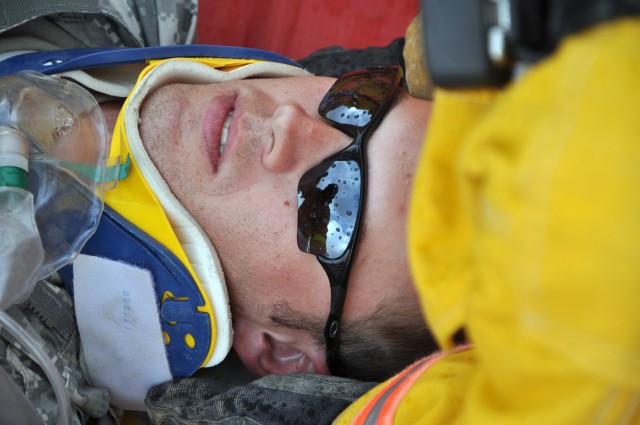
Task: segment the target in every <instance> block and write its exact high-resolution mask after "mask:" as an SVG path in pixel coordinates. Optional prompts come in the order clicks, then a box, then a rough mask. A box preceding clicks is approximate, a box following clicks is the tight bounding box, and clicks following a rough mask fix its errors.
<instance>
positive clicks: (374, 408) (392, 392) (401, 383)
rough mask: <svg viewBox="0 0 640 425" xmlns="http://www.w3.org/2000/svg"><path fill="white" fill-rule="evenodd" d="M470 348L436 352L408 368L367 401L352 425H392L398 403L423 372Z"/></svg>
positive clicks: (465, 346)
mask: <svg viewBox="0 0 640 425" xmlns="http://www.w3.org/2000/svg"><path fill="white" fill-rule="evenodd" d="M470 347H471V346H470V345H463V346H459V347H456V348H455V349H454V350H452V351H448V352H447V351H445V352H442V351H441V352H437V353H434V354H432V355H430V356H429V357H425V358H424V359H422V360H419V361H418V362H416V363H414V364H413V365H411V366H409V367H408V368H406V369H405V370H404V371H403V372H401V373H400V374H399V375H397V376H396V377H395V378H394V379H393V380H391V381H389V383H388V384H387V386H386V388H384V389H382V390H381V391H380V392H379V393H378V394H376V396H375V397H374V398H372V399H371V400H369V402H368V403H367V404H366V406H365V407H364V408H363V409H362V410H361V411H360V413H358V415H357V416H356V417H355V418H354V420H353V422H352V425H374V424H375V425H392V424H393V420H394V418H395V414H396V411H397V410H398V406H399V405H400V402H401V401H402V399H403V398H404V396H405V395H406V394H407V392H408V391H409V390H410V389H411V387H412V386H413V384H414V383H415V382H416V381H417V380H418V378H420V377H421V376H422V374H423V373H424V371H425V370H427V369H428V368H429V367H431V366H432V365H433V364H434V363H435V362H437V361H438V360H440V359H441V358H443V357H444V356H445V355H447V354H451V353H454V352H459V351H464V350H466V349H468V348H470Z"/></svg>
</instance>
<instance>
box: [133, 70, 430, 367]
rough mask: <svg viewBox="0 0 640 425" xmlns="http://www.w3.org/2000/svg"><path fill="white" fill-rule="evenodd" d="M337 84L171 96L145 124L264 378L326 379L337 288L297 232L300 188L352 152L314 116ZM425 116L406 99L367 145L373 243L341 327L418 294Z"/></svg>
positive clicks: (361, 256)
mask: <svg viewBox="0 0 640 425" xmlns="http://www.w3.org/2000/svg"><path fill="white" fill-rule="evenodd" d="M332 82H333V80H331V79H325V78H319V77H309V78H279V79H269V80H267V79H257V80H242V81H238V82H231V83H221V84H212V85H169V86H165V87H163V88H161V89H159V90H157V91H156V92H154V93H153V94H151V95H150V96H149V97H148V98H147V100H146V101H145V103H144V105H143V108H142V111H141V114H140V116H141V124H140V134H141V136H142V140H143V143H144V145H145V147H146V149H147V151H148V153H149V155H150V157H151V159H152V161H153V162H154V164H155V165H156V167H157V168H158V170H159V172H160V173H161V175H162V176H163V177H164V179H165V180H166V182H167V184H168V185H169V187H170V188H171V190H172V192H173V193H174V194H175V196H176V197H177V198H178V199H179V200H180V201H181V202H182V203H183V205H184V206H185V208H187V210H189V212H190V213H191V214H192V215H193V216H194V218H195V219H196V220H197V221H198V222H199V224H200V225H201V226H202V228H203V229H204V230H205V231H206V233H207V234H208V235H209V237H210V238H211V240H212V241H213V244H214V246H215V247H216V251H217V252H218V255H219V257H220V261H221V262H222V266H223V269H224V272H225V280H226V282H227V287H228V290H229V296H230V301H231V309H232V315H233V322H234V331H235V334H234V348H235V349H236V351H237V352H238V355H239V356H240V358H241V359H242V360H243V362H244V363H245V365H246V366H247V367H248V368H249V369H250V370H251V371H253V372H254V373H256V374H258V375H265V374H268V373H296V372H301V373H328V369H327V366H326V363H325V354H324V348H323V346H322V344H321V343H320V344H319V343H318V341H317V339H318V338H317V336H319V335H321V332H322V328H323V326H324V322H325V320H326V317H327V315H328V312H329V299H330V292H329V282H328V278H327V276H326V274H325V272H324V270H323V269H322V267H321V266H320V264H319V263H318V262H317V260H316V258H315V257H314V256H312V255H310V254H306V253H303V252H301V251H300V250H299V249H298V246H297V242H296V228H297V185H298V181H299V180H300V177H301V176H302V174H303V173H304V172H305V171H307V170H308V169H309V168H311V167H312V166H314V165H316V164H317V163H318V162H320V161H321V160H322V159H324V158H326V157H327V156H329V155H330V154H332V153H335V152H337V151H338V150H340V149H341V148H344V147H345V146H347V145H348V144H349V143H350V142H351V141H352V139H351V138H350V137H349V136H347V135H345V134H344V133H342V132H340V131H339V130H336V129H334V128H333V127H331V125H330V124H328V123H327V122H326V121H324V120H322V119H321V118H320V117H319V115H318V113H317V108H318V104H319V103H320V100H321V99H322V97H323V96H324V94H325V92H326V91H327V90H328V89H329V87H330V86H331V84H332ZM427 116H428V105H426V104H424V102H421V101H417V100H415V99H412V98H410V97H409V96H407V95H406V94H402V95H401V96H400V98H399V99H398V101H397V102H396V104H395V105H394V107H393V108H392V110H391V111H390V112H389V113H388V114H387V116H386V118H385V119H384V120H383V121H382V123H381V124H380V126H379V128H378V129H377V130H376V131H375V133H374V134H373V136H372V137H371V138H370V141H369V143H368V148H367V153H368V162H369V175H368V181H369V186H368V194H367V202H366V211H365V213H364V222H363V224H364V228H362V227H361V231H362V230H364V231H363V232H362V234H361V238H360V241H359V243H358V246H357V247H356V257H355V262H354V264H353V268H352V272H351V277H350V280H349V289H348V293H347V300H346V304H345V309H344V314H343V320H346V321H348V320H356V319H358V318H363V317H365V316H367V315H369V314H373V313H374V312H375V309H376V306H377V303H378V302H379V301H381V300H382V299H383V298H385V297H391V296H396V295H398V294H400V293H402V292H406V291H410V290H412V289H411V283H410V278H409V271H408V267H407V261H406V251H405V215H406V210H407V202H408V196H409V191H410V186H411V179H412V175H413V171H414V169H415V165H416V164H415V161H416V159H417V156H418V152H419V149H420V144H421V139H422V134H423V132H424V128H425V124H426V121H427ZM229 117H231V120H230V124H229V126H228V133H227V137H226V146H224V148H223V150H222V153H220V144H221V137H222V134H223V133H226V130H224V131H223V127H224V123H225V121H226V120H228V118H229ZM222 138H223V137H222ZM310 327H311V328H314V329H316V331H317V332H310V331H309V329H308V328H310ZM314 336H315V337H314Z"/></svg>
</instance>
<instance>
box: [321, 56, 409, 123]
mask: <svg viewBox="0 0 640 425" xmlns="http://www.w3.org/2000/svg"><path fill="white" fill-rule="evenodd" d="M396 75H397V71H396V70H394V69H392V68H386V67H380V68H369V69H368V70H366V71H356V72H352V73H350V74H347V75H344V76H342V77H340V78H339V79H338V80H337V81H336V82H335V83H334V84H333V86H332V87H331V89H329V91H328V92H327V94H326V95H325V96H324V99H322V102H320V107H319V108H318V112H319V113H320V115H321V116H323V117H324V118H326V119H328V120H329V121H333V122H334V123H336V124H343V125H347V126H354V127H364V126H366V125H367V124H369V121H371V119H372V118H373V117H374V116H375V115H376V114H377V113H378V110H379V109H380V107H381V106H382V105H383V104H384V102H385V100H386V98H387V97H388V96H389V93H390V92H391V91H392V89H393V88H394V84H393V80H394V79H395V78H396Z"/></svg>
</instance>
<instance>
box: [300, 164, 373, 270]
mask: <svg viewBox="0 0 640 425" xmlns="http://www.w3.org/2000/svg"><path fill="white" fill-rule="evenodd" d="M361 179H362V176H361V172H360V167H359V166H358V164H357V163H356V162H355V161H331V162H329V163H323V164H320V165H318V166H316V167H314V168H312V169H310V170H309V171H307V172H306V173H305V174H304V176H302V179H300V183H299V184H298V247H299V248H300V249H301V250H302V251H304V252H308V253H310V254H314V255H320V256H322V257H325V258H329V259H336V258H339V257H340V256H341V255H342V254H344V252H345V251H346V249H347V246H348V245H349V241H350V240H351V235H353V230H354V228H355V225H356V217H357V215H358V208H359V205H360V184H361Z"/></svg>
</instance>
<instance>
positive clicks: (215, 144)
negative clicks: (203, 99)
mask: <svg viewBox="0 0 640 425" xmlns="http://www.w3.org/2000/svg"><path fill="white" fill-rule="evenodd" d="M234 101H235V99H234V98H233V97H226V96H224V97H222V96H219V97H215V98H214V99H212V100H211V101H210V102H209V104H208V105H207V107H206V109H205V111H204V116H203V118H202V140H203V141H204V145H205V149H206V152H207V155H208V158H209V161H210V162H211V167H212V169H213V172H214V173H215V172H216V171H217V170H218V164H219V162H220V156H221V155H220V137H221V136H222V128H223V126H224V122H225V120H226V119H227V116H228V115H229V112H231V111H232V110H233V104H234Z"/></svg>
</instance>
